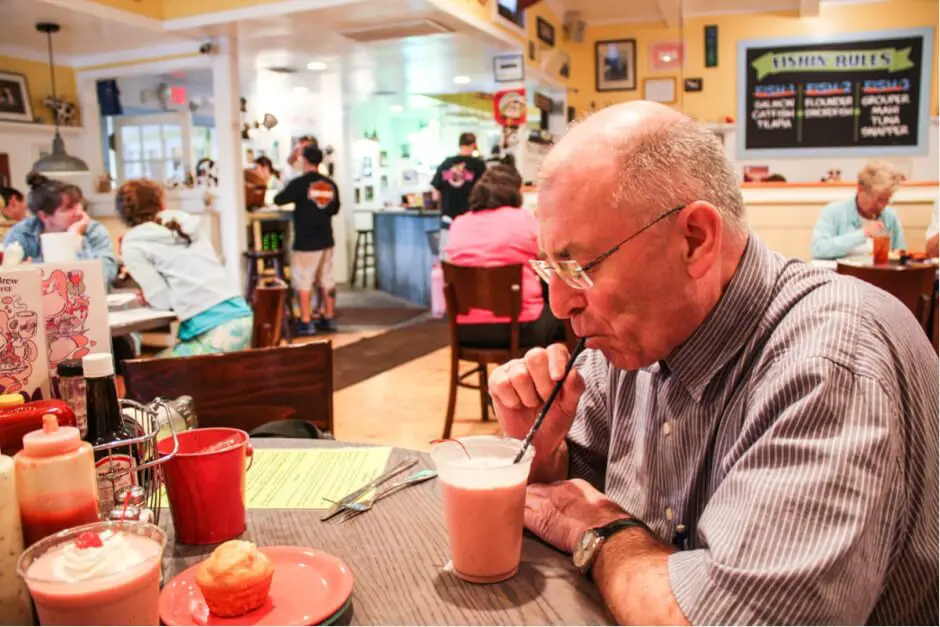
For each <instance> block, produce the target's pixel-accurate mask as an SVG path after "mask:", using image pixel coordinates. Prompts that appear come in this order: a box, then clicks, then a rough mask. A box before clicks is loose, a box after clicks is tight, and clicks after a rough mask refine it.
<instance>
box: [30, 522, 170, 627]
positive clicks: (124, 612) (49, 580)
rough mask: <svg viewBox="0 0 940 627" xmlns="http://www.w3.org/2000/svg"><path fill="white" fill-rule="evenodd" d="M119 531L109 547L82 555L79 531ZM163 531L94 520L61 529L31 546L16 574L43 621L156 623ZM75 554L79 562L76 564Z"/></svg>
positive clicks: (65, 622)
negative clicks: (118, 538) (116, 541)
mask: <svg viewBox="0 0 940 627" xmlns="http://www.w3.org/2000/svg"><path fill="white" fill-rule="evenodd" d="M105 531H110V532H112V533H115V534H120V535H121V536H123V537H122V538H121V539H122V543H121V544H120V545H114V546H115V547H120V548H117V549H116V550H114V551H113V552H109V549H107V546H108V545H106V547H105V548H103V549H101V550H100V552H99V553H97V554H93V553H88V554H85V555H83V554H81V553H80V551H89V552H90V551H96V550H97V549H94V548H89V549H77V551H76V547H75V541H76V539H78V537H79V536H81V535H82V534H83V533H88V532H92V533H97V534H101V533H102V532H105ZM164 546H166V534H165V533H164V532H163V530H161V529H160V528H159V527H157V526H155V525H151V524H149V523H141V522H130V521H126V520H125V521H123V522H97V523H91V524H89V525H82V526H81V527H73V528H71V529H66V530H65V531H62V532H60V533H57V534H55V535H53V536H49V537H48V538H45V539H43V540H40V541H39V542H37V543H36V544H33V545H32V546H30V547H29V548H28V549H26V551H24V552H23V555H22V557H20V561H19V565H18V566H17V573H19V575H20V577H22V578H23V579H24V580H25V581H26V587H27V588H29V592H30V594H31V595H32V597H33V601H35V603H36V610H37V612H38V613H39V622H40V624H42V625H159V624H160V614H159V609H158V608H159V600H160V562H161V558H162V556H163V547H164ZM76 556H78V557H76ZM76 559H77V560H78V561H80V562H82V563H81V564H78V563H76Z"/></svg>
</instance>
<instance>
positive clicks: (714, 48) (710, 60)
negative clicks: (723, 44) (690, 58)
mask: <svg viewBox="0 0 940 627" xmlns="http://www.w3.org/2000/svg"><path fill="white" fill-rule="evenodd" d="M705 67H718V27H717V26H716V25H714V24H712V25H709V26H706V27H705Z"/></svg>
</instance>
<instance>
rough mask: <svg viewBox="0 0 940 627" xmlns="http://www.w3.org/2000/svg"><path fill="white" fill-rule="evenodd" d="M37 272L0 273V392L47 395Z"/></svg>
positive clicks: (31, 397)
mask: <svg viewBox="0 0 940 627" xmlns="http://www.w3.org/2000/svg"><path fill="white" fill-rule="evenodd" d="M40 293H41V287H40V278H39V273H38V272H36V271H35V270H28V271H22V270H18V271H6V272H0V393H2V394H16V393H19V394H21V395H22V396H23V397H24V398H25V399H26V400H27V401H31V400H39V399H42V398H48V397H49V365H48V361H47V353H46V341H45V340H46V338H45V335H44V334H43V333H40V332H39V328H40V327H39V319H40V310H41V308H42V303H41V296H40Z"/></svg>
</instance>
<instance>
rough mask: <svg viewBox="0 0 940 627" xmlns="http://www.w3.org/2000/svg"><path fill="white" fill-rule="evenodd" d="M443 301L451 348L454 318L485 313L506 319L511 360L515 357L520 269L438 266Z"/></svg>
mask: <svg viewBox="0 0 940 627" xmlns="http://www.w3.org/2000/svg"><path fill="white" fill-rule="evenodd" d="M441 268H442V269H443V270H444V298H445V300H446V302H447V319H448V321H449V323H450V331H451V345H452V346H453V347H455V348H456V347H458V346H459V342H458V340H457V316H458V315H461V314H466V313H468V312H469V311H470V310H471V309H485V310H487V311H491V312H493V314H494V315H496V316H500V317H508V318H509V319H510V322H509V325H510V345H509V351H510V354H511V355H512V357H517V356H519V314H520V312H521V311H522V265H521V264H516V265H512V266H492V267H480V268H477V267H470V266H456V265H454V264H451V263H447V262H442V263H441Z"/></svg>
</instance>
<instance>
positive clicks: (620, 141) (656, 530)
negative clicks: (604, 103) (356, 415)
mask: <svg viewBox="0 0 940 627" xmlns="http://www.w3.org/2000/svg"><path fill="white" fill-rule="evenodd" d="M743 213H744V208H743V201H742V198H741V194H740V192H739V190H738V185H737V182H736V180H735V174H734V170H733V168H732V165H731V164H730V163H729V161H728V159H727V157H726V156H725V154H724V151H723V149H722V147H721V144H720V143H719V142H718V141H717V140H716V138H715V137H714V136H713V135H712V134H711V132H710V131H708V130H707V129H705V128H704V127H702V126H700V125H698V124H697V123H695V122H693V121H692V120H690V119H689V118H687V117H685V116H683V115H681V114H679V113H677V112H675V111H673V110H671V109H668V108H665V107H663V106H661V105H656V104H652V103H646V102H636V103H629V104H625V105H619V106H615V107H610V108H607V109H605V110H604V111H602V112H601V113H598V114H596V115H594V116H593V117H591V118H589V119H588V120H587V121H586V122H584V123H582V124H581V125H580V126H577V127H575V128H574V129H573V130H571V132H569V133H568V135H566V136H565V138H564V139H563V140H562V141H561V142H560V143H559V144H558V146H557V147H556V148H555V149H554V150H553V151H552V153H551V154H550V155H549V157H548V158H547V160H546V162H545V165H544V169H543V178H542V182H541V185H540V187H539V212H538V218H539V229H540V244H541V248H542V250H543V251H544V254H545V258H544V260H542V261H540V262H535V263H534V264H533V265H534V266H537V270H538V272H539V273H540V274H541V275H542V276H543V278H545V279H546V280H547V281H548V282H549V284H550V288H551V305H552V310H553V312H554V313H555V315H556V316H558V317H560V318H568V319H570V320H571V323H572V326H573V328H574V330H575V332H576V333H577V334H578V335H579V336H581V337H584V338H587V347H588V350H586V351H585V353H584V354H583V355H581V357H580V358H579V359H578V361H577V363H576V367H575V369H574V370H572V371H571V373H570V375H569V376H568V378H567V379H566V380H565V381H564V383H563V387H562V392H561V394H560V395H559V397H558V399H557V401H556V402H555V404H554V406H553V407H552V408H551V410H550V412H549V413H548V415H547V417H546V420H545V422H544V423H543V425H542V428H541V429H540V431H539V432H538V434H537V436H536V437H535V439H534V441H533V445H534V447H535V449H536V455H535V458H534V464H533V468H532V473H531V475H530V483H531V485H530V487H529V489H528V493H527V499H526V526H527V527H528V528H529V529H530V530H532V531H533V532H534V533H536V534H537V535H539V536H540V537H541V538H543V539H544V540H545V541H547V542H549V543H551V544H553V545H555V546H556V547H558V548H559V549H561V550H563V551H568V552H573V553H574V559H575V563H576V564H577V565H578V566H579V568H580V569H581V570H582V572H584V573H585V574H586V575H588V576H590V577H592V578H593V580H594V582H595V583H596V585H597V587H598V589H599V591H600V593H601V595H602V596H603V598H604V600H605V602H606V604H607V606H608V608H609V610H610V612H611V614H612V615H613V616H614V617H615V618H616V619H617V620H618V621H619V622H621V623H634V624H653V623H670V624H685V623H687V622H690V623H693V624H703V623H704V624H735V623H772V624H794V623H795V624H818V623H840V624H846V623H864V622H873V623H901V624H904V623H933V624H936V622H937V618H938V617H937V593H938V589H937V568H938V557H937V555H938V546H937V439H938V430H937V418H938V383H937V368H938V362H937V356H936V354H935V353H934V352H933V349H932V347H931V346H930V343H929V342H928V341H927V338H926V335H925V333H924V332H923V329H921V328H920V327H919V326H918V323H917V321H916V320H915V319H914V317H913V316H912V315H911V314H910V312H909V311H908V310H907V309H906V308H905V307H904V306H903V305H902V304H901V303H900V302H899V301H897V300H896V299H894V298H892V297H890V296H889V295H887V294H885V293H884V292H881V291H879V290H877V289H874V288H872V287H869V286H867V285H865V284H863V283H861V282H858V281H856V280H854V279H850V278H846V277H841V276H839V275H837V274H836V273H834V272H828V271H825V270H816V269H813V268H811V267H809V266H807V265H805V264H803V263H801V262H797V261H793V260H787V259H784V258H783V257H781V256H780V255H778V254H776V253H774V252H772V251H771V250H769V249H768V248H767V247H766V246H765V245H764V244H763V243H761V241H760V240H758V239H757V238H756V237H755V236H753V235H751V234H749V233H748V231H747V229H746V227H745V226H744V215H743ZM567 359H568V351H567V350H566V349H565V348H564V347H563V346H560V345H555V346H552V347H550V348H549V349H547V350H545V349H533V350H532V351H531V352H529V353H528V354H526V356H525V358H524V359H520V360H514V361H511V362H509V363H507V364H505V365H503V366H501V367H500V368H498V369H497V370H496V371H494V373H493V375H492V377H491V379H490V392H491V394H492V396H493V400H494V405H495V408H496V413H497V416H498V418H499V421H500V425H501V426H502V428H503V431H504V433H506V434H507V435H509V436H512V437H522V436H524V435H525V433H526V432H527V430H528V429H529V427H530V425H531V424H532V421H533V419H534V415H535V413H536V411H537V410H538V408H539V407H540V406H541V405H542V403H543V400H544V399H545V398H546V397H547V396H548V395H549V393H550V390H551V388H552V386H553V384H554V383H555V382H556V381H558V380H559V379H560V378H561V377H562V375H563V371H564V366H565V362H566V360H567Z"/></svg>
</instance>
